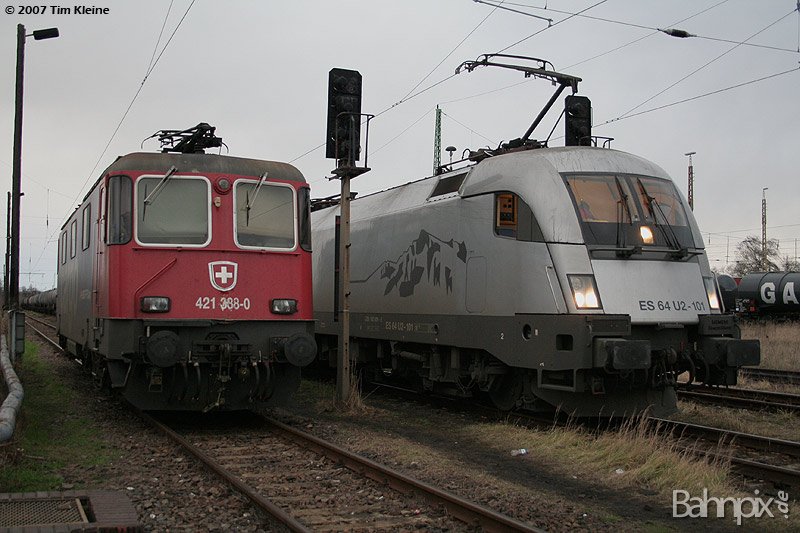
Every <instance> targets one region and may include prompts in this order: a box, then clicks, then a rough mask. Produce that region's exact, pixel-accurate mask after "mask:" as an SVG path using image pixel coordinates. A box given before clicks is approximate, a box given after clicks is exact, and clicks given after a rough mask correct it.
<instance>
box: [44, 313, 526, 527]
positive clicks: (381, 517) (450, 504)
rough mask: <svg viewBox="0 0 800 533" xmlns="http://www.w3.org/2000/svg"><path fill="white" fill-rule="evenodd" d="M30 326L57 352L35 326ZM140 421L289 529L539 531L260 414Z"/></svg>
mask: <svg viewBox="0 0 800 533" xmlns="http://www.w3.org/2000/svg"><path fill="white" fill-rule="evenodd" d="M32 321H35V322H37V323H40V324H44V325H47V326H50V327H52V325H51V324H48V323H46V322H43V321H41V320H38V319H34V320H32ZM28 327H29V328H30V329H31V330H33V331H34V332H36V333H37V334H38V335H39V336H40V337H42V339H44V340H45V341H46V342H48V343H49V344H51V345H52V346H53V347H54V348H55V349H58V350H61V348H60V347H59V346H58V344H57V343H56V342H55V341H54V340H53V339H51V338H50V337H49V336H48V335H47V334H46V333H45V332H43V331H42V330H41V329H39V328H38V327H36V326H34V325H33V324H31V323H29V324H28ZM140 416H141V417H142V418H143V419H145V420H146V421H147V422H149V423H150V424H152V425H153V426H154V427H156V428H157V429H158V430H159V431H161V432H162V433H164V434H165V435H167V436H168V437H169V438H170V439H172V440H173V441H174V442H175V443H176V444H178V446H180V447H181V448H182V449H183V450H185V451H186V452H187V453H188V454H190V455H191V456H193V457H195V458H196V459H197V460H198V461H200V462H201V463H202V464H203V465H204V466H205V467H206V468H208V469H209V470H210V471H211V472H213V473H214V474H216V475H217V476H219V477H220V478H221V479H223V480H224V481H225V482H226V483H228V484H229V485H230V486H231V487H232V488H233V489H234V490H236V491H238V492H239V493H241V494H243V495H244V496H245V497H247V498H248V499H250V501H252V502H253V504H254V505H256V506H257V507H258V508H259V509H261V510H262V511H263V512H264V513H266V514H267V515H269V516H271V517H272V518H273V519H274V520H276V521H277V522H279V523H281V524H283V525H284V526H285V527H287V528H288V529H289V530H290V531H303V532H306V531H340V530H348V529H353V528H361V527H366V528H371V529H376V530H389V529H407V528H409V527H411V528H412V529H413V528H423V529H428V528H429V527H432V528H434V529H440V528H441V526H442V525H444V528H445V529H463V527H464V524H466V525H467V526H468V527H480V528H482V529H483V530H487V531H509V532H510V531H524V532H534V531H536V532H538V531H541V530H539V529H537V528H534V527H532V526H530V525H528V524H525V523H523V522H520V521H518V520H516V519H514V518H511V517H508V516H505V515H502V514H500V513H497V512H495V511H493V510H491V509H489V508H487V507H483V506H481V505H478V504H476V503H474V502H471V501H469V500H465V499H463V498H460V497H459V496H456V495H454V494H452V493H449V492H446V491H443V490H441V489H439V488H437V487H434V486H432V485H429V484H427V483H424V482H421V481H419V480H415V479H413V478H411V477H409V476H406V475H405V474H402V473H400V472H397V471H395V470H393V469H391V468H388V467H386V466H383V465H381V464H379V463H377V462H375V461H372V460H370V459H367V458H365V457H361V456H359V455H357V454H354V453H352V452H349V451H348V450H346V449H344V448H341V447H339V446H336V445H333V444H331V443H328V442H325V441H324V440H322V439H319V438H317V437H315V436H313V435H310V434H308V433H305V432H302V431H299V430H297V429H295V428H292V427H291V426H287V425H285V424H283V423H281V422H279V421H276V420H271V419H269V418H266V417H263V416H260V415H255V414H253V415H252V417H254V418H255V417H257V416H258V419H257V423H255V424H252V425H250V426H251V427H245V428H244V429H243V428H241V427H239V426H237V427H234V428H228V429H227V430H219V429H214V428H212V429H210V430H209V429H197V428H196V427H195V428H193V429H190V430H189V431H188V432H187V433H186V434H185V435H181V434H180V433H179V432H177V431H175V430H174V429H173V428H171V427H169V426H168V425H167V424H165V423H163V422H161V421H159V420H156V419H155V418H153V417H151V416H149V415H147V414H145V413H140ZM453 520H458V521H460V522H461V524H460V525H454V524H453V523H452V522H453Z"/></svg>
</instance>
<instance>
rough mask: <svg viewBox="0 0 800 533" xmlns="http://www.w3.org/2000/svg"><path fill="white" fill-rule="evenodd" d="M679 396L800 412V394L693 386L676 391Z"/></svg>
mask: <svg viewBox="0 0 800 533" xmlns="http://www.w3.org/2000/svg"><path fill="white" fill-rule="evenodd" d="M676 392H677V393H678V398H680V399H682V400H691V401H695V402H701V403H712V404H715V405H722V406H725V407H734V408H741V409H750V410H755V411H771V412H777V411H785V412H791V413H797V412H800V394H790V393H784V392H772V391H761V390H754V389H739V388H721V387H691V388H688V389H679V390H677V391H676Z"/></svg>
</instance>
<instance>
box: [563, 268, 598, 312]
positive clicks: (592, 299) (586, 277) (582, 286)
mask: <svg viewBox="0 0 800 533" xmlns="http://www.w3.org/2000/svg"><path fill="white" fill-rule="evenodd" d="M567 278H568V279H569V286H570V288H571V289H572V298H573V300H574V301H575V307H577V308H578V309H602V308H603V305H602V304H601V303H600V296H599V295H598V294H597V287H596V286H595V283H594V276H592V275H590V274H569V275H567Z"/></svg>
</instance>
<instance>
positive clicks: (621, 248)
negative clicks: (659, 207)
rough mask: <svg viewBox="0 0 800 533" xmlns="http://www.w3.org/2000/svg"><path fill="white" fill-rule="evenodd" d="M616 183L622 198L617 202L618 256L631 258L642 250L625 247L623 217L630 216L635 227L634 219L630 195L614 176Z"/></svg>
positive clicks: (630, 223)
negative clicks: (629, 200)
mask: <svg viewBox="0 0 800 533" xmlns="http://www.w3.org/2000/svg"><path fill="white" fill-rule="evenodd" d="M614 182H615V183H616V184H617V191H618V192H619V196H620V200H619V201H618V202H617V255H620V256H625V257H630V256H631V255H633V254H635V253H641V251H642V250H641V248H640V247H638V246H633V247H630V248H629V247H627V246H626V245H625V241H626V239H625V231H624V230H623V229H622V222H623V220H622V215H623V213H627V214H628V224H629V225H631V226H632V225H633V217H632V216H631V208H630V205H628V195H627V194H625V190H624V189H623V188H622V184H621V183H620V182H619V177H618V176H614Z"/></svg>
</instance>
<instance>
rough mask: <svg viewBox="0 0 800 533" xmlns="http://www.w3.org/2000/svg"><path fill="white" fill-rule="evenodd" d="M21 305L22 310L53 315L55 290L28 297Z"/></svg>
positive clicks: (54, 310)
mask: <svg viewBox="0 0 800 533" xmlns="http://www.w3.org/2000/svg"><path fill="white" fill-rule="evenodd" d="M21 304H22V308H23V309H29V310H31V311H36V312H37V313H45V314H48V315H54V314H55V312H56V289H50V290H49V291H42V292H39V293H36V294H34V295H32V296H28V297H27V298H24V299H23V300H22V302H21Z"/></svg>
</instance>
